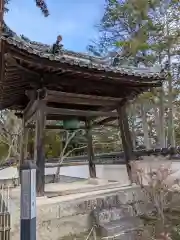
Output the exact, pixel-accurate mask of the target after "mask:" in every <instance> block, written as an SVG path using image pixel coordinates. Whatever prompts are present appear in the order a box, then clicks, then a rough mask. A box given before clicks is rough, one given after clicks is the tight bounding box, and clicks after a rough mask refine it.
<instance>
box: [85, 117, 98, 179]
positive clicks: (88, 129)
mask: <svg viewBox="0 0 180 240" xmlns="http://www.w3.org/2000/svg"><path fill="white" fill-rule="evenodd" d="M86 136H87V154H88V163H89V175H90V177H91V178H96V166H95V163H94V151H93V141H92V131H91V122H90V120H86Z"/></svg>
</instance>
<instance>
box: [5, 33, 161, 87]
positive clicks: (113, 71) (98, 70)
mask: <svg viewBox="0 0 180 240" xmlns="http://www.w3.org/2000/svg"><path fill="white" fill-rule="evenodd" d="M2 39H3V41H4V42H5V44H6V49H7V50H6V51H7V52H8V53H10V54H11V55H12V57H14V58H19V59H21V60H22V61H26V62H30V63H31V64H34V65H37V66H39V67H40V66H43V67H46V68H49V67H50V68H53V69H62V70H65V71H73V72H74V73H75V72H76V71H77V72H87V73H88V74H92V73H93V74H96V75H99V77H102V78H103V77H105V78H109V79H113V80H119V81H121V80H122V79H123V78H126V81H127V82H129V83H130V82H132V83H142V84H147V85H149V86H160V85H161V82H162V81H163V80H164V78H165V76H164V74H159V73H154V72H147V71H138V70H137V69H130V68H118V67H117V68H114V67H111V66H106V65H102V64H97V63H89V62H87V61H84V60H82V59H81V58H72V57H70V56H68V57H67V55H65V54H62V55H61V54H59V55H53V54H49V53H43V52H40V51H38V50H37V49H33V48H32V47H31V46H29V45H26V44H24V43H22V42H21V41H15V40H14V39H12V38H6V37H2Z"/></svg>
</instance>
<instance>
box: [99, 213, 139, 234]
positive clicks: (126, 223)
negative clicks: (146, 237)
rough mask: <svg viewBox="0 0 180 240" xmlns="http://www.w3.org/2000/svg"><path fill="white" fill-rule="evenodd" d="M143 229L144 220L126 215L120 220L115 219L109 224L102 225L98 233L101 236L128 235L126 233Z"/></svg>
mask: <svg viewBox="0 0 180 240" xmlns="http://www.w3.org/2000/svg"><path fill="white" fill-rule="evenodd" d="M140 229H143V223H142V221H141V220H140V219H139V218H137V217H125V218H122V219H121V220H118V221H113V222H110V223H108V224H104V225H103V226H100V227H99V229H98V231H97V234H98V235H100V236H101V237H108V236H117V235H122V236H123V235H126V234H124V233H132V234H134V231H136V230H140Z"/></svg>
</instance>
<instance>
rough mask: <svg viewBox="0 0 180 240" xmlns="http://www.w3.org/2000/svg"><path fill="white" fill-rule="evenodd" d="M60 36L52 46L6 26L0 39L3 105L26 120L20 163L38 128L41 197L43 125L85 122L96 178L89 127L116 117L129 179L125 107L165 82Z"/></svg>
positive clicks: (158, 74)
mask: <svg viewBox="0 0 180 240" xmlns="http://www.w3.org/2000/svg"><path fill="white" fill-rule="evenodd" d="M61 40H62V37H61V36H58V38H57V41H56V42H55V44H54V45H53V44H52V46H49V45H46V44H41V43H37V42H34V41H30V40H29V39H27V38H25V37H24V36H17V35H16V34H15V33H14V32H12V31H11V30H10V29H9V28H8V27H7V26H6V25H4V28H3V34H2V36H1V42H0V51H1V53H0V59H1V61H0V67H1V71H0V74H1V76H0V109H1V110H3V109H12V110H15V111H16V112H17V115H18V116H20V117H21V118H22V122H23V131H22V143H21V145H22V146H21V162H20V164H22V163H23V160H24V151H25V144H26V142H25V135H26V132H27V128H28V127H32V125H34V127H35V132H36V141H35V147H34V161H35V162H36V164H37V167H38V172H37V192H38V194H39V195H43V193H44V169H45V157H44V145H43V141H44V140H43V139H44V129H45V128H47V127H48V128H54V127H53V126H47V124H46V122H47V121H46V120H58V121H65V122H68V121H69V122H71V123H72V122H73V121H74V122H77V121H82V122H84V126H85V128H86V131H87V139H88V141H87V142H88V160H89V171H90V177H96V170H95V164H94V161H93V156H94V154H93V146H92V135H91V129H92V127H93V126H96V125H103V124H105V123H107V122H110V121H112V120H114V119H118V125H119V128H120V131H121V136H122V144H123V148H124V156H125V161H126V165H127V169H128V174H129V177H131V169H130V165H129V161H131V160H133V159H134V157H133V147H132V142H131V134H130V131H129V126H128V118H127V114H126V105H127V103H128V102H129V101H131V100H133V99H134V98H136V97H137V95H139V94H141V93H143V92H145V91H150V90H151V89H152V88H154V87H160V86H161V85H162V80H164V75H163V74H162V73H161V72H156V71H155V70H154V69H153V68H148V69H146V68H142V69H138V68H134V67H121V66H115V67H113V66H112V61H109V60H107V59H101V58H97V57H92V56H89V55H87V54H82V53H75V52H72V51H67V50H65V49H64V48H63V46H62V45H61ZM111 60H112V59H111ZM34 123H35V124H34ZM56 128H57V126H56ZM69 128H72V129H73V127H69Z"/></svg>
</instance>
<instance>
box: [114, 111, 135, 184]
mask: <svg viewBox="0 0 180 240" xmlns="http://www.w3.org/2000/svg"><path fill="white" fill-rule="evenodd" d="M117 112H118V124H119V128H120V131H121V138H122V145H123V150H124V159H125V161H126V167H127V173H128V176H129V179H130V181H131V182H132V171H131V165H130V161H131V160H134V159H135V158H134V153H133V143H132V139H131V133H130V129H129V123H128V116H127V113H126V107H125V106H123V107H118V108H117Z"/></svg>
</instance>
